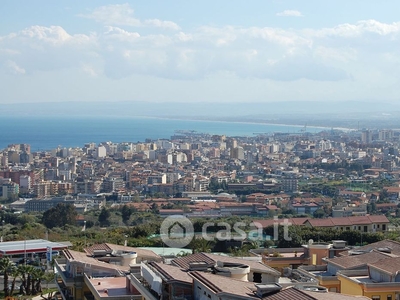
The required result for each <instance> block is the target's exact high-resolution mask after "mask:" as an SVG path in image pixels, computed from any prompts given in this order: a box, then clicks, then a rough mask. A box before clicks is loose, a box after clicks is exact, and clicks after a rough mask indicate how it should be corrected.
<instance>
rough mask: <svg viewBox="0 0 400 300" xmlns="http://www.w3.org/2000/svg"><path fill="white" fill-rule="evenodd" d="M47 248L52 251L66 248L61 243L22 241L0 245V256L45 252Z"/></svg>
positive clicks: (39, 240)
mask: <svg viewBox="0 0 400 300" xmlns="http://www.w3.org/2000/svg"><path fill="white" fill-rule="evenodd" d="M47 247H51V249H52V250H53V251H54V250H63V249H66V248H67V247H68V246H67V245H66V244H62V243H56V242H50V241H47V240H41V239H38V240H22V241H11V242H2V243H0V255H1V256H5V255H16V254H24V253H33V252H38V253H41V252H46V251H47Z"/></svg>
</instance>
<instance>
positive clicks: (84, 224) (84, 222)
mask: <svg viewBox="0 0 400 300" xmlns="http://www.w3.org/2000/svg"><path fill="white" fill-rule="evenodd" d="M83 228H84V229H85V230H84V231H85V233H84V234H85V248H86V221H83Z"/></svg>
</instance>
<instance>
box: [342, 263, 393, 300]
mask: <svg viewBox="0 0 400 300" xmlns="http://www.w3.org/2000/svg"><path fill="white" fill-rule="evenodd" d="M399 270H400V257H390V256H388V257H385V258H382V259H380V260H377V261H371V262H369V263H368V264H367V266H366V268H364V269H361V270H356V271H339V272H338V273H337V277H338V280H339V281H340V284H341V290H342V292H343V293H347V294H350V295H365V296H368V297H370V298H371V299H392V300H397V299H399V298H400V275H399Z"/></svg>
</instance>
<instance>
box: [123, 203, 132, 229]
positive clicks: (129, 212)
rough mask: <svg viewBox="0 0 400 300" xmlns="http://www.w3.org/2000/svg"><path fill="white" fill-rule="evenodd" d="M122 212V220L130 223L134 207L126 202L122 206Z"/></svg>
mask: <svg viewBox="0 0 400 300" xmlns="http://www.w3.org/2000/svg"><path fill="white" fill-rule="evenodd" d="M121 214H122V222H124V223H125V224H126V225H128V222H129V219H130V217H131V215H132V209H131V208H130V207H129V206H128V205H126V204H125V205H124V206H122V209H121Z"/></svg>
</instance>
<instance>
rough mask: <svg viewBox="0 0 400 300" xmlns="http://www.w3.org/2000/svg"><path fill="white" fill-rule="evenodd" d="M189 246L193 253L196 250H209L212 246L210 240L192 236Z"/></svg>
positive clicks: (196, 251)
mask: <svg viewBox="0 0 400 300" xmlns="http://www.w3.org/2000/svg"><path fill="white" fill-rule="evenodd" d="M189 246H190V248H191V249H192V252H193V253H198V252H211V249H212V247H213V245H212V243H211V241H208V240H206V239H205V238H194V239H192V240H191V242H190V245H189Z"/></svg>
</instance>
